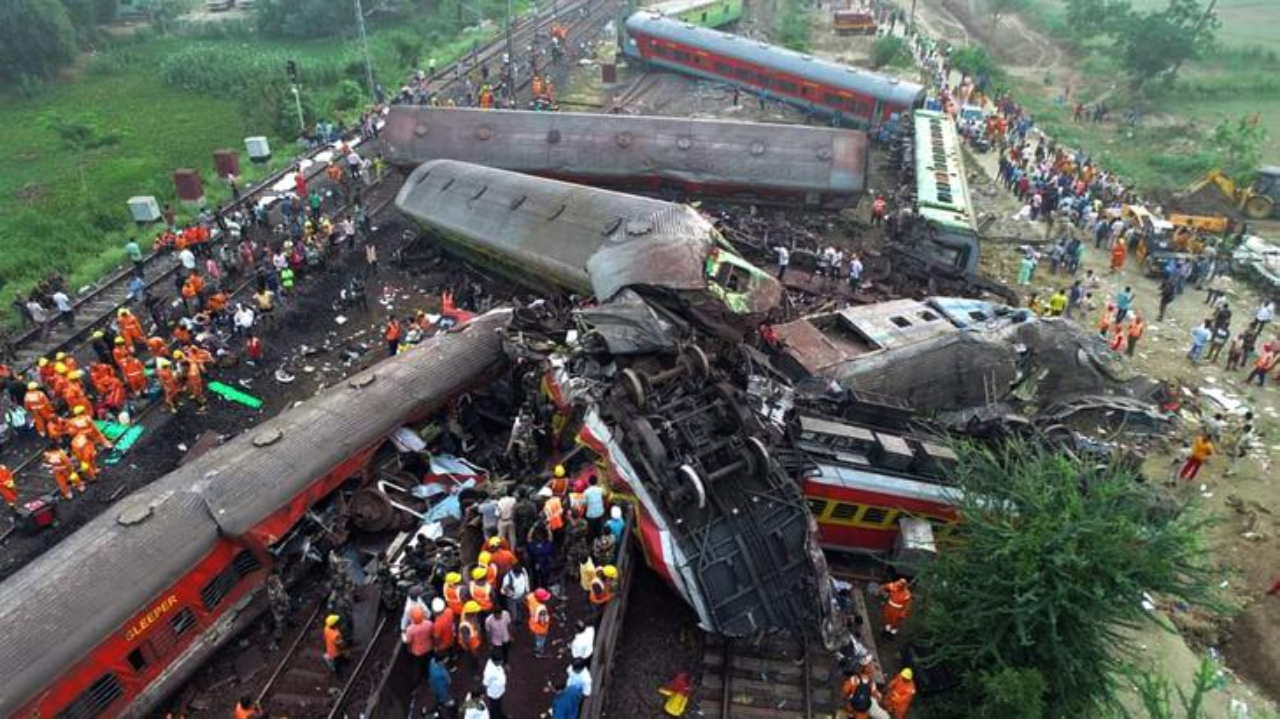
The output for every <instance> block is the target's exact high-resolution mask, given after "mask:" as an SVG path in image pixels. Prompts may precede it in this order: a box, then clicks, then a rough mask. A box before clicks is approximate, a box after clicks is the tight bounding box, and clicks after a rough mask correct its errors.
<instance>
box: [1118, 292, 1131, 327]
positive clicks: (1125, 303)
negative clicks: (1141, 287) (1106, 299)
mask: <svg viewBox="0 0 1280 720" xmlns="http://www.w3.org/2000/svg"><path fill="white" fill-rule="evenodd" d="M1130 307H1133V288H1131V287H1129V286H1128V285H1126V286H1125V288H1124V289H1123V290H1121V291H1120V292H1118V293H1116V319H1115V322H1116V323H1117V324H1118V323H1120V322H1121V321H1123V320H1124V316H1125V315H1128V314H1129V308H1130Z"/></svg>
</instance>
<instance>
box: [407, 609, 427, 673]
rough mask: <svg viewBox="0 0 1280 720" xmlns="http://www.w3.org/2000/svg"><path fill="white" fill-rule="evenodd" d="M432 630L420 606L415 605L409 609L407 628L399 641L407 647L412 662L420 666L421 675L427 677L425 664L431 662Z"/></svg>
mask: <svg viewBox="0 0 1280 720" xmlns="http://www.w3.org/2000/svg"><path fill="white" fill-rule="evenodd" d="M433 632H434V628H433V627H432V625H431V623H430V622H428V621H427V614H426V613H425V612H424V611H423V610H422V606H420V605H415V606H413V607H412V608H409V627H407V628H405V631H404V632H403V633H401V634H400V635H401V639H402V640H403V641H404V644H405V645H407V646H408V650H409V655H410V656H411V657H413V658H414V661H415V662H416V663H418V664H419V665H421V666H422V675H423V677H424V678H425V677H426V676H427V663H428V662H429V661H430V660H431V652H432V650H433V648H434V635H433Z"/></svg>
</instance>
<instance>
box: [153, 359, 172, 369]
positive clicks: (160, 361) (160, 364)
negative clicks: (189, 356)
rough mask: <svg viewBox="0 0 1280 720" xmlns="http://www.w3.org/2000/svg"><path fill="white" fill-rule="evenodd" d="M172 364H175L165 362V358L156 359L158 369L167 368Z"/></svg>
mask: <svg viewBox="0 0 1280 720" xmlns="http://www.w3.org/2000/svg"><path fill="white" fill-rule="evenodd" d="M172 364H173V363H171V362H169V361H168V360H165V359H164V358H156V367H160V368H167V367H169V366H170V365H172Z"/></svg>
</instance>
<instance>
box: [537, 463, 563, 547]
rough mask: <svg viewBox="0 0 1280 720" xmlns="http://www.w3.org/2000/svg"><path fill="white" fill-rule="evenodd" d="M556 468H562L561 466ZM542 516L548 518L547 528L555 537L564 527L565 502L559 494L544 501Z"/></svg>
mask: <svg viewBox="0 0 1280 720" xmlns="http://www.w3.org/2000/svg"><path fill="white" fill-rule="evenodd" d="M556 468H557V470H559V469H560V467H559V466H556ZM542 517H543V519H544V520H546V522H547V529H548V530H550V531H551V535H552V537H553V538H554V537H555V536H556V535H557V534H558V533H559V532H560V530H561V529H563V528H564V503H562V502H560V496H559V495H555V494H552V495H551V497H549V498H547V499H546V501H545V502H543V504H542Z"/></svg>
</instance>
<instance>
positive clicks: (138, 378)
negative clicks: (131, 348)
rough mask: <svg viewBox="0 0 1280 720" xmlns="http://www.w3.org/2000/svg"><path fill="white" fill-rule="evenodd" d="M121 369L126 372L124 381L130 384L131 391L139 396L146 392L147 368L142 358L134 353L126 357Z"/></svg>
mask: <svg viewBox="0 0 1280 720" xmlns="http://www.w3.org/2000/svg"><path fill="white" fill-rule="evenodd" d="M120 371H121V372H123V373H124V381H125V383H127V384H128V385H129V392H131V393H133V394H134V395H135V396H138V397H141V396H142V395H144V394H146V392H147V370H146V368H145V367H144V366H143V365H142V361H141V360H139V359H138V358H136V357H134V356H132V355H130V356H128V357H126V358H125V359H124V361H123V362H121V364H120Z"/></svg>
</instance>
